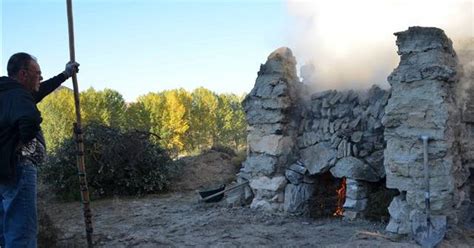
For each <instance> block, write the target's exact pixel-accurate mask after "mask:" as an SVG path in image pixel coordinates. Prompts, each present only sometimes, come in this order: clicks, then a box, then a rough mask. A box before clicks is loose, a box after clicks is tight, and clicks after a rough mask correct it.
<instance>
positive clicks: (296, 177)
mask: <svg viewBox="0 0 474 248" xmlns="http://www.w3.org/2000/svg"><path fill="white" fill-rule="evenodd" d="M285 177H286V179H288V181H290V183H291V184H295V185H298V184H300V183H301V182H303V177H304V176H303V174H300V173H298V172H296V171H293V170H290V169H287V170H286V171H285Z"/></svg>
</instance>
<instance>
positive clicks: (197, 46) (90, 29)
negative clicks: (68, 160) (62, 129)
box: [0, 0, 474, 102]
mask: <svg viewBox="0 0 474 248" xmlns="http://www.w3.org/2000/svg"><path fill="white" fill-rule="evenodd" d="M0 1H1V4H0V14H1V18H0V21H1V23H0V27H1V32H0V34H1V39H0V46H1V53H0V61H1V71H0V72H1V74H2V75H5V74H6V64H7V60H8V58H9V57H10V56H11V55H12V54H14V53H16V52H20V51H24V52H28V53H30V54H32V55H34V56H36V57H37V58H38V62H39V64H40V65H41V68H42V71H43V77H44V78H48V77H52V76H54V75H56V74H57V73H59V72H61V71H62V70H63V68H64V64H65V63H66V62H67V61H68V60H69V50H68V49H69V47H68V30H67V16H66V0H0ZM73 12H74V29H75V30H74V31H75V49H76V61H78V62H79V63H80V64H81V67H80V73H79V74H78V81H79V87H80V89H81V90H85V89H87V88H89V87H94V88H95V89H97V90H102V89H104V88H109V89H114V90H117V91H118V92H120V93H121V94H122V95H123V96H124V98H125V99H126V100H127V101H129V102H130V101H135V100H136V98H137V97H138V96H140V95H144V94H146V93H148V92H157V91H162V90H167V89H176V88H184V89H186V90H189V91H192V90H193V89H195V88H198V87H205V88H207V89H210V90H212V91H214V92H216V93H235V94H239V95H240V94H242V93H248V92H250V91H251V89H252V87H253V86H254V83H255V79H256V77H257V72H258V70H259V66H260V64H262V63H265V61H266V58H267V56H268V55H269V54H270V53H271V52H272V51H274V50H276V49H277V48H279V47H283V46H285V47H289V48H290V49H292V51H293V53H294V55H295V56H296V59H297V61H298V65H297V69H298V71H299V67H300V66H302V65H304V64H312V65H313V66H314V71H313V75H312V76H313V78H312V81H314V82H316V83H315V87H314V89H315V90H325V89H341V88H364V87H370V85H372V84H378V85H381V86H385V87H388V83H387V80H386V78H387V76H388V75H389V74H390V73H391V72H392V71H393V69H394V68H395V67H396V66H397V63H398V61H399V57H398V55H397V52H396V51H397V47H396V45H395V40H396V37H395V36H394V35H393V33H395V32H398V31H403V30H406V29H408V27H410V26H430V27H439V28H442V29H443V30H444V31H445V32H446V34H447V35H448V37H450V38H452V39H453V41H454V45H455V48H458V47H457V44H458V43H457V41H458V40H460V39H464V38H466V37H471V38H472V37H474V18H473V15H474V0H357V1H354V0H73ZM470 49H474V48H470ZM64 85H65V86H68V87H72V83H71V82H66V83H65V84H64Z"/></svg>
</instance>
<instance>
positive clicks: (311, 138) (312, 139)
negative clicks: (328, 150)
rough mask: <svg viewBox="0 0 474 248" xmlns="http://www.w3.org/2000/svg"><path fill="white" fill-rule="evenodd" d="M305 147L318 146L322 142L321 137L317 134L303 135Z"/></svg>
mask: <svg viewBox="0 0 474 248" xmlns="http://www.w3.org/2000/svg"><path fill="white" fill-rule="evenodd" d="M302 138H303V147H308V146H311V145H314V144H316V142H319V141H320V140H321V137H320V136H319V135H318V133H316V132H305V133H303V137H302Z"/></svg>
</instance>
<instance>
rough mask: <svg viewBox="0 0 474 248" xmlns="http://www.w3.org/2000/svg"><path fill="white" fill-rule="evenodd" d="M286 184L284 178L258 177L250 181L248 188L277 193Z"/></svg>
mask: <svg viewBox="0 0 474 248" xmlns="http://www.w3.org/2000/svg"><path fill="white" fill-rule="evenodd" d="M286 184H287V181H286V178H285V177H282V176H278V177H273V178H268V177H265V176H264V177H258V178H255V179H251V180H250V187H251V188H252V189H254V190H268V191H274V192H276V191H278V190H280V189H283V188H284V187H285V185H286Z"/></svg>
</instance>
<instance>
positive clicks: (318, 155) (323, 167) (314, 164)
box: [301, 142, 336, 175]
mask: <svg viewBox="0 0 474 248" xmlns="http://www.w3.org/2000/svg"><path fill="white" fill-rule="evenodd" d="M335 157H336V151H335V150H333V149H331V145H330V144H329V143H327V142H322V143H318V144H316V145H313V146H310V147H308V148H305V149H303V150H301V161H302V162H303V164H304V165H305V166H306V168H307V169H308V172H309V173H310V174H311V175H314V174H316V173H322V172H325V171H327V170H328V169H329V167H330V165H329V161H331V159H333V158H335Z"/></svg>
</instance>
